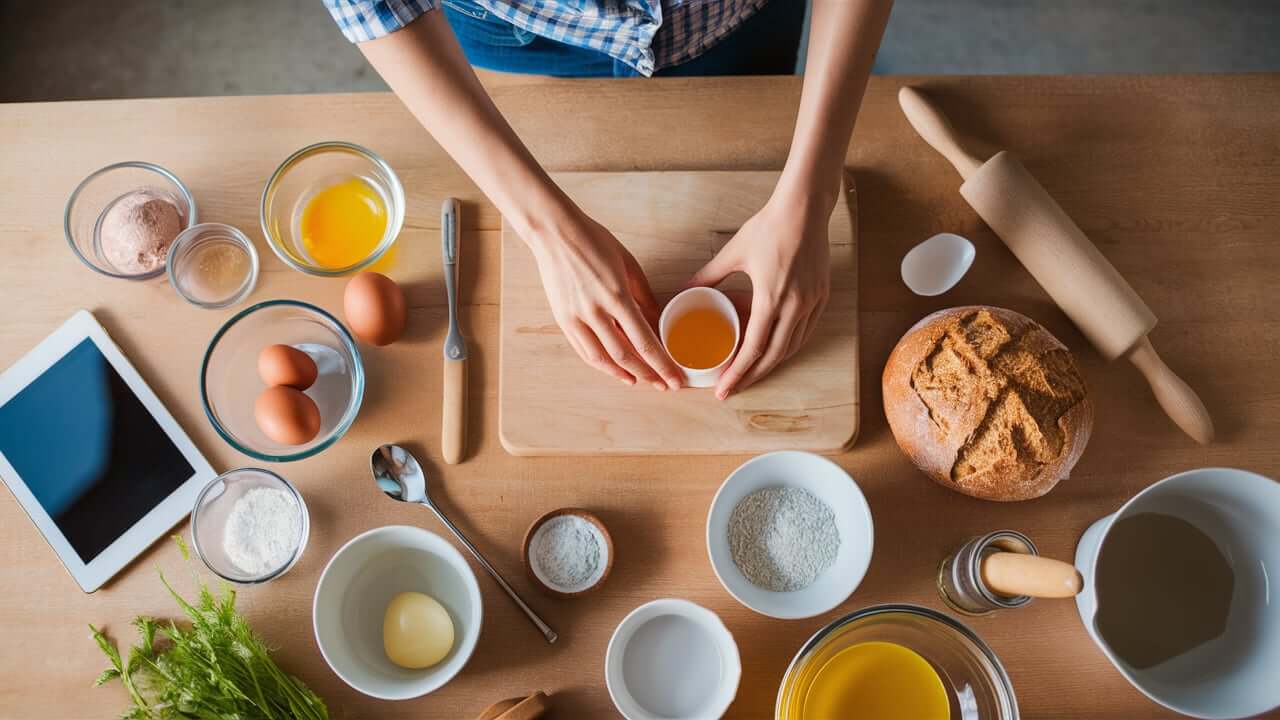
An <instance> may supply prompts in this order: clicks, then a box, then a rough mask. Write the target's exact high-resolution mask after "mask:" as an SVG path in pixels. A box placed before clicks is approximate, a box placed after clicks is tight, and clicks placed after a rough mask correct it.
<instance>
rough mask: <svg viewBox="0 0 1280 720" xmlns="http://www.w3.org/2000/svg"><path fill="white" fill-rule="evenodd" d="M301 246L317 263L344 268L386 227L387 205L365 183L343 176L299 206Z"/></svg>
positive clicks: (366, 250)
mask: <svg viewBox="0 0 1280 720" xmlns="http://www.w3.org/2000/svg"><path fill="white" fill-rule="evenodd" d="M300 230H301V233H300V234H301V236H302V246H303V247H304V248H306V251H307V254H309V255H310V256H311V259H312V261H314V262H315V263H316V264H317V265H320V266H322V267H326V268H344V267H350V266H352V265H355V264H356V263H358V262H360V261H362V260H364V259H365V258H367V257H369V256H370V255H372V254H373V251H374V250H376V249H377V247H378V245H379V244H380V243H381V242H382V236H383V234H384V233H385V232H386V230H387V206H386V203H385V202H383V200H382V196H381V195H379V194H378V191H377V190H375V189H374V188H373V186H371V185H370V184H369V183H367V182H365V181H364V180H362V179H360V178H358V177H351V178H347V179H346V180H342V181H341V182H338V183H336V184H334V185H330V186H329V187H327V188H325V189H323V190H321V191H320V192H318V193H316V194H315V195H314V196H312V197H311V199H310V200H308V201H307V204H306V206H305V207H304V208H303V209H302V220H301V226H300Z"/></svg>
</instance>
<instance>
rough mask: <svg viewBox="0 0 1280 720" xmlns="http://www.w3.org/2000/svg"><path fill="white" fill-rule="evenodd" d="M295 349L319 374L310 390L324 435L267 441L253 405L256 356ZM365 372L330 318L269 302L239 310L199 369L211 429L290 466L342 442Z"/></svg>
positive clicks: (307, 307)
mask: <svg viewBox="0 0 1280 720" xmlns="http://www.w3.org/2000/svg"><path fill="white" fill-rule="evenodd" d="M276 343H282V344H285V345H292V346H293V347H296V348H298V349H299V350H301V351H303V352H305V353H307V354H308V355H310V356H311V359H312V360H315V362H316V367H317V368H318V369H319V371H320V374H319V377H317V378H316V381H315V384H313V385H312V386H311V387H309V388H307V390H306V391H305V392H306V394H307V395H308V396H310V397H311V399H312V400H314V401H315V403H316V406H317V407H318V408H319V409H320V432H319V433H317V434H316V436H315V437H314V438H312V439H311V440H310V441H308V442H306V443H304V444H302V445H283V444H281V443H278V442H276V441H274V440H272V439H270V438H269V437H267V436H266V435H265V434H264V433H263V432H262V430H261V429H259V427H258V423H257V421H256V420H254V416H253V405H254V401H255V400H256V399H257V397H258V395H259V394H260V393H261V392H262V391H263V390H265V389H266V385H265V384H264V383H263V382H262V378H260V377H259V376H258V354H259V353H260V352H262V349H263V348H264V347H266V346H268V345H274V344H276ZM363 397H364V367H363V366H362V365H361V362H360V351H359V350H358V349H357V348H356V343H355V340H353V339H352V337H351V333H349V332H347V329H346V328H345V327H343V326H342V323H340V322H338V321H337V319H336V318H334V317H333V316H332V315H330V314H329V313H327V312H325V311H324V310H321V309H320V308H318V307H316V306H314V305H311V304H308V303H304V302H301V301H298V300H268V301H266V302H260V303H257V304H255V305H250V306H249V307H247V308H245V309H244V310H241V311H240V312H239V313H237V314H236V315H235V316H234V317H232V318H231V319H230V320H228V321H227V322H226V324H224V325H223V326H222V328H221V329H219V330H218V332H217V333H216V334H214V336H213V339H212V340H210V341H209V348H208V349H207V350H206V351H205V354H204V363H203V364H202V365H201V367H200V400H201V402H202V403H203V404H204V411H205V414H206V415H207V416H208V417H209V422H211V423H213V428H214V429H215V430H217V431H218V434H219V435H221V436H222V438H223V439H224V440H226V441H227V442H228V443H230V444H231V447H233V448H235V449H236V450H239V451H240V452H242V453H244V454H245V455H248V456H249V457H252V458H256V459H258V460H266V461H268V462H289V461H292V460H301V459H302V458H307V457H311V456H312V455H315V454H316V453H318V452H320V451H321V450H324V449H325V448H327V447H329V446H330V445H332V444H334V443H335V442H337V441H338V438H340V437H342V435H343V433H345V432H346V431H347V428H349V427H351V423H352V422H354V421H355V419H356V414H357V413H358V412H359V411H360V401H361V399H362V398H363Z"/></svg>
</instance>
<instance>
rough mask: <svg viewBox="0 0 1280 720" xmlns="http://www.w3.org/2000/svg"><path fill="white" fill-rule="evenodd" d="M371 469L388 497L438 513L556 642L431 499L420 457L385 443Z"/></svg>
mask: <svg viewBox="0 0 1280 720" xmlns="http://www.w3.org/2000/svg"><path fill="white" fill-rule="evenodd" d="M369 469H370V470H372V471H373V479H374V481H375V482H377V483H378V489H379V490H381V491H382V492H383V493H385V494H386V496H387V497H389V498H391V499H392V500H399V501H400V502H409V503H417V504H418V505H423V506H425V507H427V508H429V509H430V510H431V512H433V513H435V514H436V517H438V518H440V522H442V523H444V525H445V527H447V528H449V530H450V531H452V532H453V535H454V537H456V538H458V542H460V543H462V544H463V545H464V546H465V547H466V548H467V550H469V551H470V552H471V556H472V557H474V558H475V559H476V562H478V563H480V566H481V567H483V568H484V569H485V570H486V571H487V572H488V573H489V576H490V577H492V578H493V580H494V582H496V583H498V586H499V587H501V588H502V589H503V590H504V591H505V592H506V593H507V595H508V596H510V598H511V600H512V602H514V603H515V604H516V606H517V607H519V608H520V610H521V611H522V612H524V614H525V617H527V618H529V621H530V622H532V623H533V624H534V625H535V626H536V627H537V628H538V630H540V631H541V632H542V636H543V637H545V638H546V639H547V642H549V643H553V642H555V641H556V638H557V637H559V636H558V635H556V631H555V630H552V629H551V627H550V626H549V625H547V624H546V623H545V622H543V621H542V618H540V617H538V614H537V613H535V612H534V611H533V609H532V608H530V607H529V605H528V603H526V602H525V601H524V600H522V599H521V598H520V596H519V595H517V594H516V591H515V590H513V589H512V588H511V586H510V585H508V584H507V581H506V580H503V579H502V576H501V575H499V574H498V571H497V570H495V569H494V567H493V566H492V565H490V564H489V561H488V560H485V559H484V556H483V555H481V554H480V551H479V550H477V549H476V546H475V545H472V544H471V541H470V540H468V539H467V536H466V535H463V534H462V531H461V530H459V529H458V527H457V526H456V525H454V524H453V523H452V522H450V521H449V518H447V517H445V515H444V513H443V512H441V511H440V508H438V507H436V505H435V503H433V502H431V498H430V497H429V496H428V495H427V475H426V473H424V472H422V466H421V465H419V464H418V459H417V458H415V457H414V456H413V454H412V453H410V452H409V451H408V450H405V449H404V448H402V447H400V446H399V445H383V446H381V447H379V448H378V449H377V450H374V451H373V456H372V457H370V458H369Z"/></svg>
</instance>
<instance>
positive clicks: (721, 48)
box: [324, 0, 893, 399]
mask: <svg viewBox="0 0 1280 720" xmlns="http://www.w3.org/2000/svg"><path fill="white" fill-rule="evenodd" d="M324 1H325V5H326V6H327V7H328V8H329V11H330V12H331V13H332V15H333V17H334V19H335V20H336V21H337V23H338V26H339V27H340V28H341V30H342V32H343V33H344V34H345V35H346V36H347V38H348V39H350V40H351V41H352V42H355V43H358V45H359V48H360V50H361V52H363V53H364V55H365V57H366V58H367V59H368V60H369V62H370V63H371V64H372V65H373V67H374V68H375V69H376V70H377V71H378V73H379V74H380V75H381V76H382V78H383V79H384V80H385V81H386V82H387V84H388V85H389V86H390V87H391V89H392V90H393V91H395V93H396V95H397V96H399V98H400V99H401V101H403V102H404V104H405V105H406V106H407V107H408V109H409V111H410V112H411V113H413V115H414V117H416V118H417V119H418V121H419V122H421V123H422V125H423V127H425V128H426V129H427V131H428V132H430V133H431V135H432V136H433V137H434V138H435V139H436V141H437V142H439V143H440V145H441V146H442V147H443V148H444V149H445V151H446V152H448V153H449V155H450V156H452V157H453V159H454V161H455V162H457V163H458V165H459V166H461V167H462V169H463V171H464V172H466V173H467V175H469V176H470V177H471V179H472V180H473V181H474V182H475V183H476V185H477V186H479V188H480V189H481V191H483V192H484V193H485V195H486V196H488V198H489V200H490V201H492V202H493V204H494V205H496V206H497V208H498V210H499V211H500V212H501V213H502V215H503V217H505V218H506V219H507V221H508V222H509V223H511V226H512V227H513V228H514V229H515V230H516V231H517V232H518V233H519V235H520V237H521V238H522V239H523V240H524V241H525V243H526V244H527V245H528V246H529V248H530V250H531V251H532V252H533V254H534V257H535V258H536V260H537V266H538V271H539V273H540V274H541V277H542V284H543V288H544V289H545V291H546V293H547V299H548V301H549V302H550V305H551V310H552V312H553V313H554V315H555V319H556V322H557V323H558V324H559V326H560V329H561V330H562V331H563V332H564V334H565V337H566V338H567V339H568V341H569V344H570V345H571V346H572V347H573V349H574V350H575V351H576V352H577V354H578V355H579V356H580V357H581V358H582V359H583V361H585V362H586V363H587V364H589V365H591V366H592V367H595V368H596V369H598V370H601V371H603V372H605V373H608V374H610V375H612V376H614V377H616V378H618V379H619V380H621V381H623V382H626V383H635V382H636V381H640V382H647V383H649V384H650V385H652V386H653V387H654V388H655V389H659V390H665V389H675V388H678V387H680V385H681V374H680V371H679V368H678V367H677V366H676V365H675V363H674V362H673V361H672V360H671V358H670V357H669V356H668V355H667V353H666V351H665V350H664V349H663V348H662V345H661V343H660V342H659V340H658V337H657V335H656V333H655V332H654V324H655V321H656V319H657V314H658V308H657V303H656V301H655V300H654V298H653V293H652V291H651V290H650V288H649V283H648V280H647V279H646V278H645V275H644V272H643V271H642V270H641V269H640V266H639V264H638V263H637V262H636V260H635V258H634V257H632V256H631V254H630V253H629V252H627V250H626V248H624V247H623V246H622V244H621V243H620V242H618V240H617V239H616V238H615V237H614V236H613V235H612V234H610V232H609V230H608V229H607V228H605V227H603V226H601V225H600V224H599V223H597V222H595V221H594V220H592V219H591V218H590V217H588V216H587V215H586V213H584V212H583V211H582V210H581V209H580V208H578V207H577V206H576V205H575V204H574V203H573V201H572V200H571V199H570V198H569V197H568V196H566V195H565V193H564V192H563V191H562V190H561V189H560V188H559V187H557V186H556V185H555V183H554V182H552V180H551V178H550V177H548V175H547V173H546V172H545V171H544V170H543V169H542V167H541V166H540V165H539V164H538V162H537V160H536V159H534V157H533V155H532V154H531V153H530V152H529V150H528V148H526V147H525V146H524V144H523V143H522V142H521V141H520V139H519V138H518V137H517V136H516V134H515V132H514V131H513V130H512V129H511V126H510V125H509V124H508V123H507V121H506V119H504V118H503V117H502V115H501V114H500V113H499V112H498V109H497V107H496V106H494V104H493V102H492V100H491V99H490V98H489V96H488V94H487V93H486V92H485V90H484V87H483V86H482V85H481V83H480V81H479V79H478V78H477V77H476V74H475V72H474V71H473V70H472V69H471V66H472V65H474V66H476V67H480V68H484V69H487V70H497V71H503V72H515V73H531V74H541V75H553V76H559V77H634V76H644V77H651V76H669V75H684V76H691V75H763V74H788V75H789V74H792V73H794V71H795V64H796V56H797V52H798V48H799V43H800V36H801V34H802V31H803V24H804V11H805V8H804V6H805V3H804V2H803V0H324ZM892 4H893V3H892V0H812V12H811V14H810V31H809V48H808V54H807V56H806V60H805V77H804V86H803V91H802V93H801V96H800V108H799V112H798V116H797V119H796V127H795V134H794V136H793V138H792V141H791V150H790V153H789V154H788V156H787V162H786V165H785V167H784V169H783V171H782V175H781V177H780V179H779V180H778V184H777V186H776V187H775V189H774V192H773V194H772V195H771V197H770V199H769V200H768V201H767V202H766V203H765V206H764V207H763V208H761V209H760V210H759V212H757V213H756V214H755V215H754V216H753V217H752V218H751V219H750V220H748V221H747V222H746V223H745V224H744V225H743V226H742V228H741V229H740V230H738V232H737V234H736V235H734V237H733V239H732V240H730V241H729V243H728V244H727V245H726V246H725V247H724V248H723V249H722V250H721V251H720V252H719V253H717V254H716V256H715V257H714V258H712V259H711V261H710V262H708V263H707V264H706V266H704V267H703V268H702V269H701V270H699V271H698V272H697V273H696V274H695V275H694V276H693V278H691V279H690V285H716V284H718V283H719V282H720V281H721V280H723V279H724V278H725V277H726V276H728V275H729V274H731V273H734V272H743V273H745V274H746V275H747V276H748V277H750V279H751V287H752V293H751V305H750V313H749V316H748V319H747V324H746V330H745V332H744V335H743V341H742V346H741V349H740V350H739V352H738V354H737V357H735V358H734V360H733V362H732V364H731V365H730V366H729V367H728V368H727V369H726V370H725V372H724V375H723V376H722V377H721V378H720V381H719V384H718V385H717V386H716V396H717V397H719V398H720V399H724V398H725V397H728V396H729V395H730V394H731V393H733V392H735V391H739V390H743V389H745V388H747V387H749V386H750V385H751V384H752V383H754V382H756V381H757V380H759V379H760V378H762V377H764V376H765V375H766V374H768V373H769V372H770V371H771V370H772V369H773V368H774V367H776V366H777V365H778V364H779V363H780V362H782V361H783V360H785V359H787V358H788V357H790V356H791V355H792V354H794V353H795V352H796V351H797V350H798V349H799V348H800V347H801V346H802V345H804V343H805V342H806V341H807V340H808V339H809V337H810V336H811V335H812V334H813V331H814V328H815V327H816V326H817V320H818V317H819V316H820V315H821V314H822V311H823V309H824V307H825V305H826V301H827V296H828V293H829V290H830V261H829V257H828V238H827V223H828V220H829V218H830V216H831V213H832V211H833V209H834V207H835V204H836V199H837V197H838V193H839V192H840V183H841V171H842V168H843V165H844V159H845V153H846V152H847V150H848V145H849V138H850V136H851V135H852V133H853V125H854V121H855V119H856V118H857V114H858V108H859V106H860V105H861V102H862V94H863V91H864V89H865V88H866V84H867V77H868V76H869V75H870V73H871V67H872V64H873V63H874V60H875V54H876V51H877V49H878V48H879V45H880V38H881V36H882V35H883V34H884V28H885V25H886V24H887V23H888V18H889V11H890V8H891V6H892ZM624 120H625V118H620V119H619V121H624ZM673 131H678V129H673Z"/></svg>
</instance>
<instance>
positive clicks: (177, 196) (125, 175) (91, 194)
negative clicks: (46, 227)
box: [62, 161, 197, 280]
mask: <svg viewBox="0 0 1280 720" xmlns="http://www.w3.org/2000/svg"><path fill="white" fill-rule="evenodd" d="M135 190H150V191H151V192H154V193H156V194H157V195H160V196H161V197H163V198H165V199H167V200H169V201H170V202H172V203H173V204H174V205H175V206H176V207H177V208H178V214H179V215H180V216H181V219H182V228H183V229H184V230H185V229H186V228H189V227H191V226H192V225H194V224H195V223H196V215H197V213H196V201H195V198H193V197H192V196H191V191H190V190H188V189H187V186H186V185H184V184H183V183H182V181H181V180H179V179H178V176H177V175H174V174H173V173H171V172H169V171H168V170H165V169H164V168H162V167H160V166H159V165H156V164H154V163H149V162H139V161H132V162H121V163H115V164H114V165H108V166H106V167H104V168H102V169H100V170H97V171H95V172H94V173H92V174H90V175H89V177H87V178H85V179H84V180H81V181H80V184H79V185H77V186H76V189H75V190H73V191H71V197H69V198H67V208H66V211H65V212H64V213H63V217H62V228H63V231H64V232H65V233H66V236H67V243H68V244H69V245H71V250H72V252H74V253H75V254H76V257H78V258H80V261H81V262H83V263H84V264H85V265H87V266H89V269H90V270H93V271H94V272H98V273H101V274H103V275H106V276H108V277H113V278H123V279H125V280H149V279H151V278H154V277H159V276H160V275H162V274H163V273H164V271H165V268H164V266H163V265H161V266H160V267H157V268H156V269H155V270H150V271H147V272H143V273H130V272H127V271H123V270H120V269H119V268H117V267H116V266H115V265H113V264H112V263H111V261H110V260H108V259H107V257H106V256H105V255H104V254H103V252H102V244H101V242H100V238H99V232H100V229H101V224H102V218H103V216H105V215H106V213H107V210H109V209H111V206H112V205H113V204H115V202H116V201H117V200H119V199H120V198H121V197H123V196H124V195H126V194H128V193H131V192H133V191H135Z"/></svg>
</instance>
